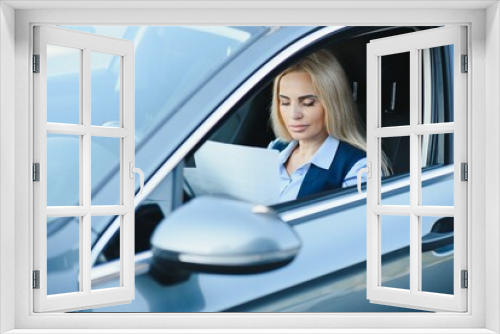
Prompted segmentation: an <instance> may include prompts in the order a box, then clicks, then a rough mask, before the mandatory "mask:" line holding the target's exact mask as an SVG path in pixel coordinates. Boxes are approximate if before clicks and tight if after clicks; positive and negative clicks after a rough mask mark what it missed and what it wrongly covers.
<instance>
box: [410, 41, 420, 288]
mask: <svg viewBox="0 0 500 334" xmlns="http://www.w3.org/2000/svg"><path fill="white" fill-rule="evenodd" d="M418 60H419V51H418V49H412V50H411V51H410V127H411V128H412V132H411V134H410V207H411V213H410V291H411V292H412V293H416V292H418V291H419V286H420V276H421V275H420V269H421V268H420V262H421V261H420V248H421V246H420V243H421V241H420V239H421V236H420V234H421V233H420V224H419V221H420V219H419V216H417V215H416V213H415V209H416V208H417V207H418V205H419V204H420V196H419V194H420V170H419V169H420V154H419V153H420V147H419V146H420V145H419V138H418V135H417V134H416V133H415V132H414V131H413V130H414V129H415V128H416V126H417V125H418V114H419V110H420V103H419V100H420V99H419V61H418Z"/></svg>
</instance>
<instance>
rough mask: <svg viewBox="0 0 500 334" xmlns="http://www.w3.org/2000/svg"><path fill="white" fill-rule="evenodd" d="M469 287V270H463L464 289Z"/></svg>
mask: <svg viewBox="0 0 500 334" xmlns="http://www.w3.org/2000/svg"><path fill="white" fill-rule="evenodd" d="M468 287H469V274H468V272H467V270H462V289H467V288H468Z"/></svg>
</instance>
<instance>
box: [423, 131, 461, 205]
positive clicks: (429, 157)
mask: <svg viewBox="0 0 500 334" xmlns="http://www.w3.org/2000/svg"><path fill="white" fill-rule="evenodd" d="M420 140H421V146H422V200H421V204H422V205H430V206H453V205H454V194H453V192H454V185H453V178H454V171H453V169H454V163H453V146H454V145H453V142H454V136H453V134H452V133H451V134H433V135H424V136H420ZM436 174H437V175H436Z"/></svg>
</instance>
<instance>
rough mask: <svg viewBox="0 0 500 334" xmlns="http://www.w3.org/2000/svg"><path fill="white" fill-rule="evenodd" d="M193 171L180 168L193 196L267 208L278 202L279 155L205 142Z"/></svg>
mask: <svg viewBox="0 0 500 334" xmlns="http://www.w3.org/2000/svg"><path fill="white" fill-rule="evenodd" d="M194 159H195V163H196V168H184V177H185V180H186V184H187V186H188V187H189V188H190V189H191V191H192V192H193V195H194V196H200V195H219V196H220V195H222V196H229V197H232V198H236V199H240V200H243V201H247V202H251V203H255V204H263V205H271V204H276V203H278V202H279V194H280V186H279V152H278V151H276V150H269V149H265V148H259V147H250V146H241V145H233V144H224V143H218V142H214V141H207V142H206V143H205V144H204V145H203V146H202V147H201V148H200V149H199V150H198V151H197V152H196V153H195V154H194Z"/></svg>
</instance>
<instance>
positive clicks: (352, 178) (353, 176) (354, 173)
mask: <svg viewBox="0 0 500 334" xmlns="http://www.w3.org/2000/svg"><path fill="white" fill-rule="evenodd" d="M364 167H366V158H361V159H359V160H358V161H357V162H356V163H355V164H354V166H352V168H351V170H350V171H349V172H348V173H347V175H346V176H345V179H344V182H342V188H346V187H350V186H352V185H356V184H357V183H358V171H359V170H360V169H361V168H364ZM361 182H362V183H365V182H366V173H363V175H362V177H361Z"/></svg>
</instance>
